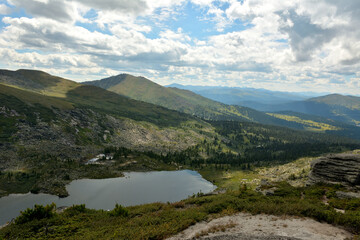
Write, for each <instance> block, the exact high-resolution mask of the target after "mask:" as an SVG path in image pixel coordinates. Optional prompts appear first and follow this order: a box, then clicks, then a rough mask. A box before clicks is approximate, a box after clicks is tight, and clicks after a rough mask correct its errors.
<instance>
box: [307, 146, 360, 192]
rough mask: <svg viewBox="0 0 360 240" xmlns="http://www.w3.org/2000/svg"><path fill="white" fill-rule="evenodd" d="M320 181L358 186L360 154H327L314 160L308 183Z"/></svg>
mask: <svg viewBox="0 0 360 240" xmlns="http://www.w3.org/2000/svg"><path fill="white" fill-rule="evenodd" d="M320 182H322V183H333V184H342V185H345V186H349V187H356V188H360V154H354V153H342V154H329V155H327V156H323V157H320V158H318V159H316V160H314V161H313V162H312V163H311V172H310V174H309V183H310V184H313V183H320Z"/></svg>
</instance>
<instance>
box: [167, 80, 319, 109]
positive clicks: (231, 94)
mask: <svg viewBox="0 0 360 240" xmlns="http://www.w3.org/2000/svg"><path fill="white" fill-rule="evenodd" d="M166 87H175V88H179V89H186V90H190V91H192V92H195V93H197V94H199V95H201V96H204V97H206V98H209V99H212V100H215V101H219V102H222V103H225V104H230V105H241V106H245V107H250V108H253V105H252V104H283V103H288V102H293V101H301V100H306V99H308V98H310V97H315V96H320V95H321V94H316V93H295V92H281V91H270V90H266V89H255V88H240V87H222V86H192V85H181V84H176V83H175V84H170V85H167V86H166Z"/></svg>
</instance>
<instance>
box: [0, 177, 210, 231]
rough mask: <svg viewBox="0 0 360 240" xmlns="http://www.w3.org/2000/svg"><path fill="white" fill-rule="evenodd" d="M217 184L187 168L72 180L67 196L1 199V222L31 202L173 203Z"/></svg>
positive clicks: (91, 204)
mask: <svg viewBox="0 0 360 240" xmlns="http://www.w3.org/2000/svg"><path fill="white" fill-rule="evenodd" d="M215 188H216V187H215V186H214V185H213V184H211V183H210V182H208V181H206V180H205V179H203V178H202V177H201V175H200V174H199V173H198V172H195V171H190V170H182V171H161V172H129V173H125V177H122V178H109V179H81V180H75V181H72V182H71V183H70V184H69V185H68V186H67V187H66V189H67V190H68V192H69V194H70V196H69V197H66V198H59V197H57V196H54V195H49V194H31V193H27V194H11V195H9V196H7V197H3V198H0V225H3V224H5V223H6V222H7V221H10V220H11V219H12V218H15V217H16V216H18V215H19V213H20V211H22V210H24V209H26V208H29V207H30V208H31V207H33V206H34V204H42V205H44V204H50V203H52V202H54V203H56V206H57V207H60V206H71V205H73V204H83V203H85V204H86V207H87V208H94V209H105V210H107V209H113V208H114V206H115V204H116V203H119V204H121V205H123V206H130V205H138V204H144V203H152V202H168V201H169V202H175V201H179V200H182V199H185V198H187V197H188V196H190V195H192V194H194V193H198V192H200V191H201V192H203V193H208V192H211V191H213V190H214V189H215Z"/></svg>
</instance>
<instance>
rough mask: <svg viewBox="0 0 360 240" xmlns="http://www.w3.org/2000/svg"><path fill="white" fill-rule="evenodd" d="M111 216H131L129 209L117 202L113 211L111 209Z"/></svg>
mask: <svg viewBox="0 0 360 240" xmlns="http://www.w3.org/2000/svg"><path fill="white" fill-rule="evenodd" d="M110 216H113V217H127V216H129V210H128V209H126V208H124V207H123V206H121V205H120V204H115V208H114V209H113V210H112V211H110Z"/></svg>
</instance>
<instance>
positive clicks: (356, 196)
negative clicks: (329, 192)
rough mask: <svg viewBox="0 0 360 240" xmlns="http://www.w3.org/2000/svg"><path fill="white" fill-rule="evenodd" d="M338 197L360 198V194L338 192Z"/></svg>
mask: <svg viewBox="0 0 360 240" xmlns="http://www.w3.org/2000/svg"><path fill="white" fill-rule="evenodd" d="M336 196H337V197H338V198H342V199H351V198H360V193H355V192H342V191H337V192H336Z"/></svg>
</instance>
